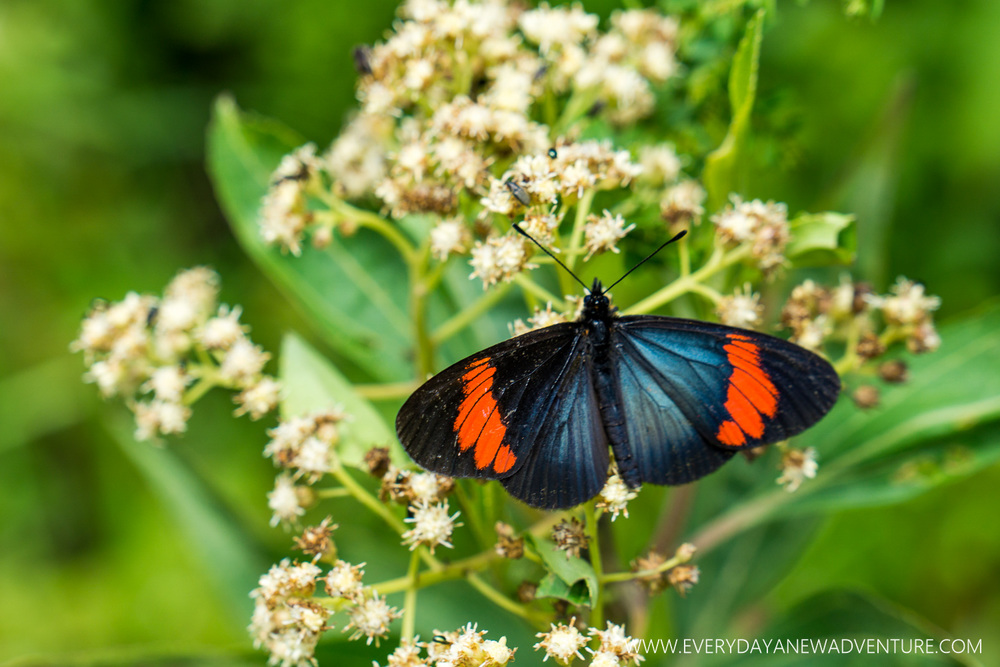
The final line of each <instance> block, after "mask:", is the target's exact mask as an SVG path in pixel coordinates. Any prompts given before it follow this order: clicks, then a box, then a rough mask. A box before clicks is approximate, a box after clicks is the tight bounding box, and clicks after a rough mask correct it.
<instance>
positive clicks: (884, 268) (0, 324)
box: [0, 0, 1000, 664]
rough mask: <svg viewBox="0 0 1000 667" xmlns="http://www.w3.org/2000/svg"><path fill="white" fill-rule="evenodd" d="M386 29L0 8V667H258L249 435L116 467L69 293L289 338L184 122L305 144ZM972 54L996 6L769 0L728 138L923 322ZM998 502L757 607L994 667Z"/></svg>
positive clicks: (965, 489) (939, 290)
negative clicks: (201, 276) (891, 610)
mask: <svg viewBox="0 0 1000 667" xmlns="http://www.w3.org/2000/svg"><path fill="white" fill-rule="evenodd" d="M685 4H690V3H685ZM613 6H614V5H613V4H612V3H608V2H587V3H586V7H587V9H588V10H590V11H595V12H598V13H602V14H605V15H606V14H607V13H608V12H609V11H610V9H611V8H612V7H613ZM393 12H394V4H393V3H391V2H385V1H383V0H377V1H375V2H368V3H365V4H364V8H363V11H358V10H357V6H356V5H354V4H351V3H342V2H329V1H326V2H324V1H320V0H291V1H286V2H274V1H265V0H210V1H209V2H195V1H193V0H173V1H171V2H151V1H145V2H138V1H136V2H119V1H113V0H103V1H99V0H81V1H80V2H73V3H66V2H61V1H58V0H4V1H3V2H2V3H0V349H2V350H3V354H2V355H0V489H2V491H0V662H3V661H7V660H15V661H18V662H29V663H31V662H34V661H36V660H37V661H38V662H44V663H50V664H64V663H66V662H70V661H74V662H82V663H88V664H90V663H98V662H104V661H130V662H142V661H145V660H152V659H153V656H169V659H170V660H171V661H173V662H176V663H178V664H180V663H183V662H184V660H185V658H184V657H183V656H204V655H207V654H217V655H220V656H231V658H230V657H220V658H219V661H220V664H221V663H222V662H225V661H226V660H230V659H231V660H233V664H236V663H237V662H240V664H242V661H244V660H245V661H246V662H247V663H248V664H260V663H262V662H263V660H264V657H263V655H262V654H259V655H258V654H253V653H252V652H250V650H249V647H248V645H247V644H248V639H247V636H246V634H245V630H244V628H245V626H246V623H247V621H248V615H249V608H250V606H249V601H248V600H247V599H246V598H245V597H244V596H245V593H246V592H247V591H249V589H250V588H252V587H253V585H254V577H255V576H256V574H257V573H260V572H263V571H264V569H266V567H267V566H268V564H269V563H270V562H273V561H274V560H276V559H277V558H280V557H281V556H282V555H284V554H286V553H287V552H288V542H289V537H288V536H287V535H286V534H285V533H283V532H282V531H281V530H273V529H269V528H268V526H267V520H268V517H269V513H268V511H267V508H266V501H265V495H264V494H265V492H266V491H267V490H269V489H270V487H271V484H272V480H273V470H272V469H271V467H270V464H269V463H268V462H267V461H265V460H264V459H263V458H262V457H261V456H260V452H261V449H262V447H263V445H264V443H265V441H266V436H265V434H264V432H263V429H262V428H261V427H260V425H258V424H251V423H250V422H248V421H246V420H239V421H237V420H233V419H229V418H228V414H229V412H230V410H231V405H230V404H229V402H228V398H226V397H225V396H212V397H210V398H209V399H208V400H207V401H205V404H204V406H201V405H200V406H199V409H198V410H196V412H195V418H194V421H193V422H192V423H191V425H190V430H189V433H188V434H187V435H186V436H185V437H184V438H182V439H180V440H177V441H176V442H174V443H172V444H171V445H170V447H171V452H172V454H171V457H164V456H163V453H162V452H158V451H156V450H148V451H147V450H143V451H141V452H139V453H137V451H136V449H135V448H134V447H130V446H129V445H130V444H131V443H130V442H128V438H127V437H123V436H122V435H121V434H122V429H123V426H122V424H123V423H124V433H125V434H126V436H127V434H128V428H129V427H128V424H127V415H125V414H124V409H122V408H120V406H117V405H114V404H111V403H108V404H102V402H101V401H100V399H99V398H98V397H97V392H96V389H95V388H94V387H92V386H86V385H84V384H82V383H81V382H80V381H79V377H80V374H81V372H82V362H81V360H80V358H79V357H78V356H77V357H74V356H71V355H70V353H69V352H68V344H69V342H70V341H71V340H72V339H73V338H74V337H75V336H76V330H77V327H78V325H79V321H80V318H81V316H82V315H83V314H84V312H85V311H86V310H87V308H88V306H89V304H90V301H91V299H93V298H94V297H104V298H107V299H120V298H121V297H122V296H123V295H124V294H125V292H126V291H128V290H137V291H147V292H158V291H160V290H161V289H162V287H163V286H164V285H165V284H166V282H167V281H168V280H169V279H170V278H171V277H172V276H173V274H174V273H175V272H176V271H177V270H178V269H179V268H182V267H189V266H194V265H198V264H208V265H211V266H213V267H214V268H216V269H217V270H218V271H219V272H220V274H221V276H222V281H223V287H222V300H223V301H227V302H230V303H240V304H242V305H243V307H244V313H245V315H244V317H243V320H244V321H245V322H247V323H249V324H250V325H252V326H253V338H254V340H255V341H256V342H258V343H261V344H263V345H264V346H265V348H267V349H270V350H272V351H276V350H277V349H278V346H279V342H280V337H281V335H282V333H283V332H284V331H286V330H288V329H293V328H294V329H298V330H300V331H303V332H305V333H308V328H307V327H306V326H305V325H304V323H303V321H302V320H301V319H300V318H299V316H298V315H297V313H296V312H295V311H294V310H293V309H292V308H290V307H289V306H288V305H287V304H286V303H285V302H283V300H282V299H281V298H280V296H279V294H278V293H277V291H276V290H275V289H274V288H273V287H272V286H271V285H270V284H269V283H268V282H267V280H266V278H264V277H263V276H262V275H261V274H260V273H259V272H258V271H257V270H256V269H255V268H254V267H253V266H252V265H251V263H250V262H249V260H248V259H247V258H245V257H244V256H243V254H242V253H241V251H240V249H239V248H238V246H237V245H236V243H235V241H234V239H233V237H232V235H231V233H230V231H229V228H228V226H227V224H226V222H225V221H224V220H223V218H222V216H221V214H220V212H219V209H218V206H217V204H216V202H215V200H214V198H213V195H212V191H211V186H210V184H209V181H208V177H207V175H206V172H205V167H204V143H205V142H204V137H205V127H206V124H207V122H208V119H209V112H210V109H211V105H212V101H213V99H214V97H215V96H216V95H217V94H219V93H220V92H223V91H230V92H232V93H233V94H234V95H235V97H236V99H237V101H238V102H239V103H240V105H241V106H242V107H244V108H246V109H253V110H256V111H259V112H261V113H263V114H265V115H268V116H273V117H276V118H279V119H281V120H282V121H283V122H285V123H286V124H288V125H289V126H291V127H293V128H295V129H296V130H298V131H299V132H301V133H302V134H303V135H305V136H307V137H309V138H311V139H313V140H315V141H316V142H317V143H318V144H320V145H321V146H323V145H325V144H326V143H328V142H329V140H330V139H332V138H333V137H334V136H335V135H336V133H337V131H338V129H339V127H340V125H341V123H342V121H343V117H344V113H345V112H346V111H347V110H348V109H349V108H350V107H351V106H352V104H353V84H354V76H355V75H354V71H353V68H352V66H351V58H350V50H351V48H352V46H353V45H355V44H359V43H365V42H371V41H374V40H376V39H378V38H379V37H380V36H381V35H382V33H383V32H384V30H385V29H386V28H387V27H388V26H389V24H390V22H391V19H392V16H393ZM997 35H1000V3H998V2H996V1H995V0H967V1H965V2H953V3H942V2H937V1H935V0H920V1H914V0H908V1H907V2H894V1H893V0H889V1H888V2H887V6H886V9H885V11H884V13H883V15H882V17H881V18H880V20H879V21H877V22H874V23H873V22H870V21H868V20H849V19H846V18H845V17H844V15H843V12H842V6H841V4H840V3H838V2H832V1H819V0H817V1H813V2H810V3H806V4H799V3H790V2H789V3H785V2H781V3H779V4H778V12H777V14H776V16H773V17H772V20H771V24H770V25H769V27H768V30H767V31H766V33H765V38H764V47H763V54H762V68H761V93H760V97H759V104H758V107H757V110H756V112H755V123H756V124H757V125H758V126H759V128H758V129H760V130H761V132H762V134H764V133H766V134H770V135H774V136H778V137H781V142H780V143H776V144H775V146H778V147H780V149H779V148H774V149H770V150H769V149H768V146H762V147H761V151H760V158H759V159H760V163H761V164H760V168H759V171H758V173H757V174H756V175H755V177H754V186H753V188H752V195H753V196H759V197H761V198H765V199H766V198H774V199H777V200H781V201H786V202H788V204H789V208H790V210H791V211H796V210H800V209H806V210H822V209H836V210H843V211H847V212H853V213H855V214H857V216H858V219H859V223H858V229H859V250H860V255H859V266H858V275H859V276H860V277H862V278H866V279H869V280H872V281H873V282H874V283H875V284H876V287H877V288H878V289H880V290H884V289H886V288H887V286H888V284H890V283H891V281H892V280H893V278H894V277H895V276H896V275H898V274H903V275H906V276H907V277H910V278H913V279H916V280H919V281H922V282H925V283H926V284H927V286H928V288H929V291H930V292H931V293H934V294H938V295H940V296H941V297H942V299H943V305H942V308H941V311H940V313H939V320H940V321H946V320H947V319H948V318H949V317H953V316H955V315H957V314H960V313H963V312H966V311H968V310H970V309H974V308H976V307H977V306H979V305H981V304H983V303H984V302H986V301H988V300H990V299H992V298H994V296H995V295H996V294H998V293H1000V260H998V258H1000V187H998V184H1000V123H998V122H997V109H1000V86H998V85H997V82H998V81H1000V46H998V42H997ZM998 370H1000V369H998ZM174 454H175V455H176V456H174ZM178 461H180V462H182V464H183V472H182V473H180V474H178V475H175V476H170V475H165V474H163V470H164V469H165V467H166V468H169V466H170V465H177V462H178ZM178 480H181V482H178ZM998 488H1000V469H998V468H996V467H993V468H992V469H988V470H986V471H984V472H982V473H979V474H978V475H976V476H974V477H972V478H969V479H967V480H965V481H963V482H962V483H960V484H953V485H950V486H945V487H943V488H939V489H937V490H935V491H932V492H931V493H928V494H926V495H924V496H922V497H920V498H918V499H916V500H913V501H909V502H907V503H905V504H902V505H897V506H894V507H890V508H885V509H874V510H863V511H862V510H857V511H849V512H843V513H840V514H837V515H836V516H832V517H830V519H829V520H828V521H827V523H826V524H825V526H824V527H823V528H822V529H821V531H820V533H819V536H818V538H817V540H816V542H815V543H814V544H813V546H812V547H810V549H809V550H808V551H807V552H806V554H805V557H804V558H803V559H802V560H801V561H800V562H799V563H798V564H797V565H796V566H795V567H794V568H793V569H792V570H790V571H789V572H788V574H787V576H786V577H785V579H784V580H783V581H782V582H781V583H780V584H779V585H778V587H777V588H776V589H775V590H774V591H773V592H772V593H770V594H769V596H768V597H767V599H766V600H764V601H762V603H763V604H765V605H771V606H774V607H776V608H787V607H791V606H793V605H794V604H795V603H797V602H799V601H800V600H802V599H803V598H804V597H806V596H807V595H809V594H811V593H813V592H815V591H818V590H823V589H826V588H830V587H837V586H847V587H852V588H858V589H861V590H867V591H872V592H875V593H877V594H879V595H880V596H883V597H885V598H887V599H889V600H892V601H893V602H896V603H898V604H900V605H902V606H904V607H907V608H910V609H912V610H914V611H915V612H916V613H917V614H919V615H920V616H921V617H923V618H924V619H926V620H927V621H928V622H929V623H931V624H933V625H936V626H939V627H941V628H944V629H945V630H946V631H948V632H949V633H951V634H952V635H954V636H958V637H969V638H973V639H975V638H978V637H983V638H984V644H985V646H984V648H985V650H986V653H987V654H986V655H985V656H983V658H984V662H987V664H989V663H990V662H993V661H994V660H1000V646H998V645H997V631H996V628H1000V531H998V530H997V529H996V526H997V519H996V511H997V506H998V499H1000V498H998V493H997V489H998ZM206 489H210V490H211V491H210V496H208V497H204V496H199V497H197V498H194V500H192V498H193V494H197V493H201V494H204V493H205V490H206ZM185 499H187V500H191V501H192V502H189V503H185V502H184V500H185ZM191 506H196V507H195V508H194V509H192V507H191ZM197 507H212V508H214V510H213V511H212V512H211V513H208V514H204V515H201V514H199V511H200V510H198V509H197ZM213 522H214V523H213ZM247 535H249V536H251V539H252V540H253V541H254V544H253V545H252V546H253V548H252V549H251V552H250V553H248V554H245V556H244V560H243V564H244V565H245V569H244V570H241V571H239V572H235V573H229V577H228V579H227V577H226V576H219V572H218V571H217V565H214V564H213V554H218V553H219V551H220V550H224V549H226V548H227V547H229V546H231V545H232V543H233V540H237V539H244V538H245V536H247ZM353 535H354V536H355V542H356V543H355V544H353V546H350V547H347V548H346V550H347V551H348V552H350V553H356V554H358V555H359V558H358V560H363V555H362V554H364V553H365V551H366V549H367V548H369V547H371V546H374V545H375V544H376V543H377V542H378V540H380V539H381V538H380V537H379V536H378V530H377V528H376V527H374V526H373V527H372V528H371V529H370V530H366V529H365V528H364V526H363V525H362V526H360V527H359V528H358V529H357V530H356V531H355V533H353ZM366 540H368V542H366ZM385 574H386V575H390V574H393V573H390V572H385ZM395 574H399V573H395ZM360 652H361V653H363V651H360ZM991 652H992V658H993V659H992V660H991V659H990V653H991ZM525 653H527V650H525ZM375 655H376V656H378V655H380V654H375ZM523 659H525V660H526V662H530V661H531V660H532V658H531V657H529V656H527V655H526V656H525V657H524V658H523ZM361 664H364V663H361Z"/></svg>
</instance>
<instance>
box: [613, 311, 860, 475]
mask: <svg viewBox="0 0 1000 667" xmlns="http://www.w3.org/2000/svg"><path fill="white" fill-rule="evenodd" d="M612 345H613V347H614V349H615V356H614V362H613V368H614V372H615V375H616V377H617V378H618V381H619V387H620V394H621V401H622V410H623V414H624V416H625V423H626V430H627V434H628V449H629V452H628V455H626V456H618V455H617V454H616V459H618V460H619V461H618V462H619V466H620V468H623V469H622V475H623V477H624V479H625V480H626V481H628V482H630V483H637V482H638V481H640V480H641V481H644V482H652V483H655V484H684V483H686V482H690V481H693V480H695V479H698V478H699V477H703V476H704V475H707V474H708V473H710V472H712V471H714V470H715V469H717V468H718V467H719V466H721V465H722V464H723V463H725V462H726V461H727V460H728V459H729V458H730V457H732V455H733V454H734V453H735V452H737V451H739V450H741V449H747V448H751V447H756V446H758V445H763V444H767V443H771V442H776V441H779V440H784V439H785V438H788V437H791V436H793V435H795V434H796V433H799V432H801V431H803V430H805V429H806V428H808V427H810V426H812V425H813V424H814V423H816V422H817V421H819V420H820V419H821V418H822V417H823V415H825V414H826V413H827V412H828V411H829V410H830V408H831V407H832V406H833V404H834V402H835V401H836V399H837V395H838V394H839V393H840V379H839V377H838V376H837V373H836V371H834V369H833V367H832V366H830V364H829V363H828V362H827V361H826V360H824V359H823V358H821V357H819V356H818V355H816V354H814V353H812V352H809V351H808V350H805V349H804V348H802V347H799V346H798V345H795V344H793V343H789V342H787V341H784V340H781V339H780V338H775V337H773V336H768V335H765V334H761V333H757V332H753V331H747V330H743V329H736V328H733V327H726V326H723V325H719V324H711V323H708V322H697V321H693V320H683V319H676V318H668V317H656V316H633V317H622V318H619V319H617V320H615V324H614V327H613V333H612ZM622 459H625V462H624V463H623V461H622Z"/></svg>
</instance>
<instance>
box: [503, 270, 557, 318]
mask: <svg viewBox="0 0 1000 667" xmlns="http://www.w3.org/2000/svg"><path fill="white" fill-rule="evenodd" d="M514 282H516V283H517V284H518V286H519V287H520V288H521V289H523V290H524V291H526V292H529V293H531V294H534V295H535V297H537V298H538V300H539V301H542V302H545V303H547V302H551V303H552V305H553V307H555V308H557V309H559V310H565V309H566V301H565V300H563V299H560V298H559V297H557V296H556V295H555V294H553V293H552V292H550V291H548V290H547V289H545V288H544V287H542V286H541V285H539V284H538V283H536V282H535V281H534V280H532V279H531V278H529V277H527V276H526V275H524V274H523V273H519V274H517V275H516V276H514Z"/></svg>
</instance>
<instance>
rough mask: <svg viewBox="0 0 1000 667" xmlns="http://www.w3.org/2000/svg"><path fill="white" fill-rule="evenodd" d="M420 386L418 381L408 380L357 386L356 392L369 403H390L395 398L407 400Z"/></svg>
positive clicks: (355, 386) (355, 387)
mask: <svg viewBox="0 0 1000 667" xmlns="http://www.w3.org/2000/svg"><path fill="white" fill-rule="evenodd" d="M419 386H420V382H419V381H418V380H407V381H406V382H388V383H384V384H356V385H354V391H355V392H357V394H358V395H359V396H363V397H364V398H367V399H368V400H369V401H389V400H392V399H395V398H405V397H407V396H409V395H410V394H412V393H413V391H414V390H415V389H416V388H417V387H419Z"/></svg>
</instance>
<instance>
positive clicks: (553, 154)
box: [548, 148, 559, 160]
mask: <svg viewBox="0 0 1000 667" xmlns="http://www.w3.org/2000/svg"><path fill="white" fill-rule="evenodd" d="M548 156H549V157H550V158H552V159H553V160H555V159H556V158H558V157H559V153H558V152H557V151H556V149H554V148H550V149H549V150H548Z"/></svg>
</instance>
